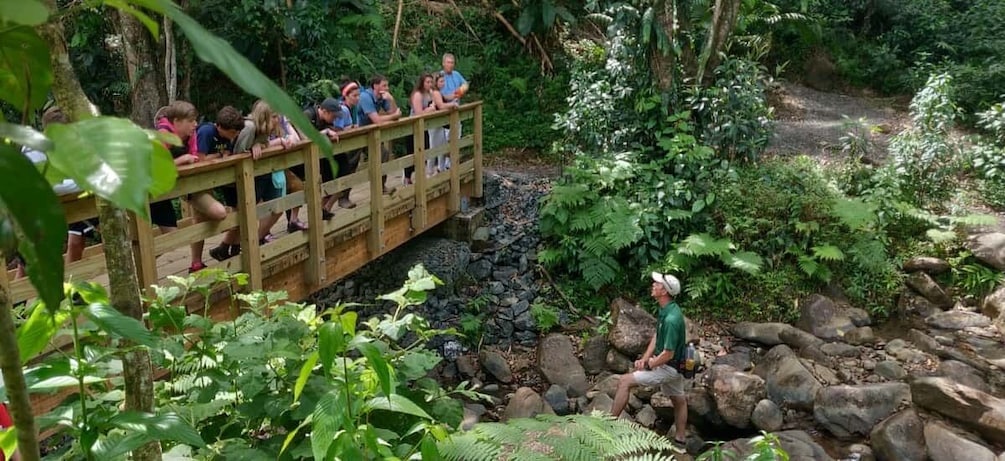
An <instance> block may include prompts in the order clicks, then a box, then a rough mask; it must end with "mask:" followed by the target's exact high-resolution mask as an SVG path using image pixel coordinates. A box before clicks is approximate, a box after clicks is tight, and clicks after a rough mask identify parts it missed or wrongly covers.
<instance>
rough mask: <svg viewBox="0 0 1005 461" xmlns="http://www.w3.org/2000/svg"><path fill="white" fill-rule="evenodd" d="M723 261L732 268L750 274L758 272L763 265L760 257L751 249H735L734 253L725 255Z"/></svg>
mask: <svg viewBox="0 0 1005 461" xmlns="http://www.w3.org/2000/svg"><path fill="white" fill-rule="evenodd" d="M723 263H725V264H726V265H727V266H729V267H731V268H733V269H737V270H741V271H743V272H746V273H748V274H751V275H753V274H756V273H758V272H760V271H761V267H762V266H763V265H764V261H763V260H762V259H761V257H760V256H758V255H757V253H754V252H752V251H737V252H736V253H733V254H729V255H726V256H725V259H723Z"/></svg>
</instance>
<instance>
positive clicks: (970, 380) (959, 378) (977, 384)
mask: <svg viewBox="0 0 1005 461" xmlns="http://www.w3.org/2000/svg"><path fill="white" fill-rule="evenodd" d="M938 373H939V375H940V376H945V377H946V378H949V379H952V380H953V381H956V382H957V383H959V384H962V385H964V386H967V387H972V388H974V389H977V390H979V391H981V392H983V393H985V394H990V393H991V387H990V386H988V383H986V382H985V381H984V379H983V378H981V375H980V373H979V372H978V371H977V369H976V368H974V367H972V366H970V365H967V364H965V363H963V362H960V361H958V360H945V361H943V362H942V363H940V364H939V368H938Z"/></svg>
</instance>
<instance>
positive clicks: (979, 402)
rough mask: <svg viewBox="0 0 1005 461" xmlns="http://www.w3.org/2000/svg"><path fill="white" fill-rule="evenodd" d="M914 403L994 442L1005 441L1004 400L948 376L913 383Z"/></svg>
mask: <svg viewBox="0 0 1005 461" xmlns="http://www.w3.org/2000/svg"><path fill="white" fill-rule="evenodd" d="M911 396H912V398H913V400H914V403H915V404H916V405H918V406H919V407H921V408H924V409H926V410H929V411H933V412H935V413H939V414H941V415H943V416H945V417H947V418H949V419H952V420H955V421H957V422H958V423H960V425H962V426H964V427H966V428H969V429H971V430H973V431H975V432H977V433H978V434H980V435H981V436H982V437H984V438H985V439H986V440H988V441H990V442H992V443H999V444H1002V443H1005V401H1003V400H1002V399H999V398H996V397H992V396H990V395H988V394H985V393H983V392H981V391H979V390H977V389H973V388H970V387H967V386H963V385H960V384H958V383H956V382H955V381H953V380H951V379H948V378H937V377H927V378H918V379H915V380H914V381H912V382H911Z"/></svg>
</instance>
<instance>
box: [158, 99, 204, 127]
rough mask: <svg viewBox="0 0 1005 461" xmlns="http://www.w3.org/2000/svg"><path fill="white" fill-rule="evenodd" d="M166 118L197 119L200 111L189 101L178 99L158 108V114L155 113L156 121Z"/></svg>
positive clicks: (172, 119) (173, 119)
mask: <svg viewBox="0 0 1005 461" xmlns="http://www.w3.org/2000/svg"><path fill="white" fill-rule="evenodd" d="M162 118H166V119H168V120H171V121H172V122H173V121H175V120H196V119H198V118H199V112H198V111H196V110H195V106H193V105H192V103H190V102H188V101H182V100H177V101H175V102H172V103H171V104H168V105H166V106H164V107H161V108H160V109H158V110H157V114H156V115H154V121H155V122H156V121H157V120H160V119H162Z"/></svg>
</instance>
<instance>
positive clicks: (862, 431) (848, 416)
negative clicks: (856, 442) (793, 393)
mask: <svg viewBox="0 0 1005 461" xmlns="http://www.w3.org/2000/svg"><path fill="white" fill-rule="evenodd" d="M910 401H911V388H910V387H909V386H908V385H907V384H904V383H883V384H864V385H859V386H830V387H825V388H823V389H821V390H820V392H819V393H817V398H816V401H815V403H814V405H813V417H814V418H815V419H816V420H817V422H818V423H820V425H821V426H823V427H824V428H826V429H827V430H828V431H830V432H831V433H832V434H834V435H836V436H838V437H840V438H848V437H851V436H853V435H866V434H868V433H869V431H871V430H872V428H873V426H875V425H876V423H878V422H880V421H882V420H883V419H885V418H886V417H888V416H890V415H891V414H893V412H894V411H896V410H897V407H899V406H900V405H901V403H902V402H908V403H909V402H910Z"/></svg>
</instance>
